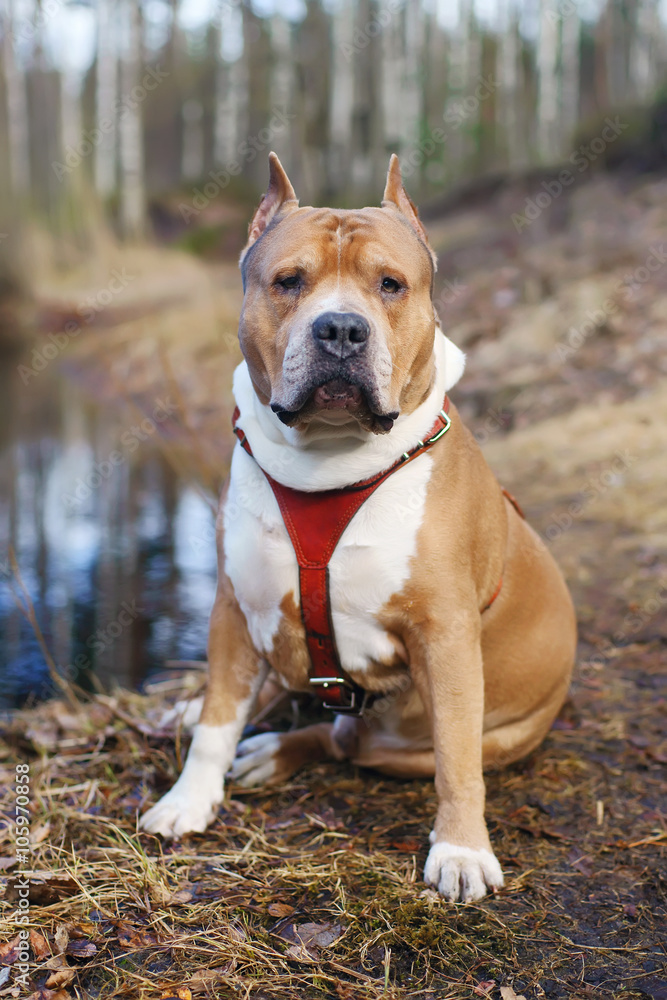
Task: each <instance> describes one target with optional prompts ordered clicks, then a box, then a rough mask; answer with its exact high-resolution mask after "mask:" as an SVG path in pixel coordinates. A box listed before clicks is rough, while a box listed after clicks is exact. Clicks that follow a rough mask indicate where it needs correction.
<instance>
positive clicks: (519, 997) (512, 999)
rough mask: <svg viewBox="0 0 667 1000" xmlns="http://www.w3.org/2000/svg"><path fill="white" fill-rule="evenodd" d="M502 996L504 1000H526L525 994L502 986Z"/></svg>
mask: <svg viewBox="0 0 667 1000" xmlns="http://www.w3.org/2000/svg"><path fill="white" fill-rule="evenodd" d="M500 995H501V997H502V998H503V1000H526V998H525V996H524V995H523V993H520V994H517V993H515V992H514V990H513V989H512V987H511V986H501V987H500Z"/></svg>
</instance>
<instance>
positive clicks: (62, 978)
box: [45, 968, 74, 989]
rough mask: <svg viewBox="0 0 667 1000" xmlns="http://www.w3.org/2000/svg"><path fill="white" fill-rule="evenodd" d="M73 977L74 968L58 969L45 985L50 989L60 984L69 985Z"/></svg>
mask: <svg viewBox="0 0 667 1000" xmlns="http://www.w3.org/2000/svg"><path fill="white" fill-rule="evenodd" d="M73 979H74V969H69V968H67V969H64V968H63V969H58V970H57V971H56V972H52V973H51V975H50V976H49V978H48V979H47V980H46V983H45V985H46V986H48V987H49V989H57V988H58V987H59V986H69V984H70V983H71V982H72V980H73Z"/></svg>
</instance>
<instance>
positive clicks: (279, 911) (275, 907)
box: [269, 903, 294, 917]
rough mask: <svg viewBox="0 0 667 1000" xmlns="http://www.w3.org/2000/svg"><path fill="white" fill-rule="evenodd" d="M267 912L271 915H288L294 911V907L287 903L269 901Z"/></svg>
mask: <svg viewBox="0 0 667 1000" xmlns="http://www.w3.org/2000/svg"><path fill="white" fill-rule="evenodd" d="M269 913H270V914H271V916H272V917H289V915H290V914H291V913H294V907H293V906H288V904H287V903H270V904H269Z"/></svg>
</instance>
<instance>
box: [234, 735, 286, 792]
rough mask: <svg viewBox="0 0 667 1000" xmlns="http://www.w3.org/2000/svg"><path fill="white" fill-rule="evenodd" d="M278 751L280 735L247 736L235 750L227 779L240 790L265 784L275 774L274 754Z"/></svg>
mask: <svg viewBox="0 0 667 1000" xmlns="http://www.w3.org/2000/svg"><path fill="white" fill-rule="evenodd" d="M279 749H280V733H259V734H258V735H257V736H249V737H248V739H247V740H242V742H241V743H239V745H238V747H237V748H236V759H235V761H234V763H233V764H232V766H231V769H230V771H229V777H230V778H231V779H232V780H233V781H235V782H236V784H237V785H241V787H242V788H251V787H252V786H253V785H263V784H265V783H266V782H267V781H268V780H269V779H270V778H272V777H273V775H274V774H275V773H276V758H275V754H276V753H277V751H278V750H279Z"/></svg>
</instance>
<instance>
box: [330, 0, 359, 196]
mask: <svg viewBox="0 0 667 1000" xmlns="http://www.w3.org/2000/svg"><path fill="white" fill-rule="evenodd" d="M331 18H332V26H331V38H332V47H333V53H332V73H331V87H330V92H329V95H330V96H329V101H330V111H329V121H330V126H329V127H330V142H329V186H330V188H331V189H332V190H333V191H335V192H338V191H342V190H345V188H346V187H347V184H348V182H349V178H350V162H351V156H352V119H353V114H354V60H355V56H356V51H355V45H354V3H353V2H352V0H339V3H338V5H337V7H336V8H335V10H334V11H333V13H332V15H331Z"/></svg>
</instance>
